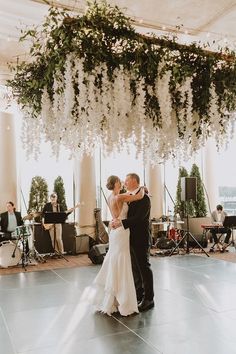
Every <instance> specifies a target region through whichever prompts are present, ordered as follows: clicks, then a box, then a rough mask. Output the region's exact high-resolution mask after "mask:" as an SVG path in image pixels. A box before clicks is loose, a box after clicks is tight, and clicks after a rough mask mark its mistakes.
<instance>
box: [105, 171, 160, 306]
mask: <svg viewBox="0 0 236 354" xmlns="http://www.w3.org/2000/svg"><path fill="white" fill-rule="evenodd" d="M139 184H140V178H139V176H138V175H137V174H136V173H129V174H128V175H127V176H126V179H125V186H126V188H127V190H128V192H129V193H130V194H136V193H137V192H138V191H139V188H140V187H139ZM150 209H151V203H150V199H149V197H148V195H147V194H145V195H144V197H143V198H142V199H141V200H138V201H135V202H131V203H130V204H129V210H128V216H127V219H125V220H122V221H120V220H118V219H115V220H113V222H112V227H114V228H116V227H119V226H120V225H121V223H122V224H123V226H124V228H125V229H127V228H129V229H130V252H131V261H132V270H133V275H134V282H135V288H136V294H137V300H138V309H139V311H140V312H143V311H146V310H149V309H151V308H152V307H154V301H153V297H154V291H153V275H152V270H151V265H150V263H149V251H150V245H151V236H150V225H149V217H150Z"/></svg>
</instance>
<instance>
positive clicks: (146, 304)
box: [138, 300, 154, 312]
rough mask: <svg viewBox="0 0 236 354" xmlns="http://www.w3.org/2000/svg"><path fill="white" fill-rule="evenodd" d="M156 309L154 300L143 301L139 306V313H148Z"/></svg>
mask: <svg viewBox="0 0 236 354" xmlns="http://www.w3.org/2000/svg"><path fill="white" fill-rule="evenodd" d="M153 307H154V301H153V300H143V301H142V302H141V303H140V304H139V305H138V310H139V312H143V311H147V310H150V309H152V308H153Z"/></svg>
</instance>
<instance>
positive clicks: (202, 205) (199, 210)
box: [190, 163, 207, 218]
mask: <svg viewBox="0 0 236 354" xmlns="http://www.w3.org/2000/svg"><path fill="white" fill-rule="evenodd" d="M190 177H196V178H197V200H196V201H193V206H194V214H195V216H196V217H197V218H200V217H205V216H206V215H207V206H206V200H205V193H204V188H203V183H202V178H201V175H200V171H199V168H198V166H197V165H196V164H195V163H194V164H193V166H192V169H191V172H190Z"/></svg>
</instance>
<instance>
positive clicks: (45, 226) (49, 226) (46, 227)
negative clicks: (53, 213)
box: [43, 202, 84, 231]
mask: <svg viewBox="0 0 236 354" xmlns="http://www.w3.org/2000/svg"><path fill="white" fill-rule="evenodd" d="M81 205H84V203H83V202H82V203H78V204H76V205H75V206H74V207H73V208H70V209H68V210H66V211H65V213H66V214H69V213H72V211H74V210H75V209H76V208H79V207H80V206H81ZM53 225H54V224H45V223H43V227H44V230H46V231H48V230H50V229H51V228H52V227H53Z"/></svg>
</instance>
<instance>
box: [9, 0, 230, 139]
mask: <svg viewBox="0 0 236 354" xmlns="http://www.w3.org/2000/svg"><path fill="white" fill-rule="evenodd" d="M21 40H22V41H24V40H31V42H32V46H31V49H30V56H31V58H32V61H31V62H22V63H18V64H17V65H16V66H15V67H13V68H12V69H13V71H14V77H13V79H12V80H9V81H8V85H9V86H10V87H12V90H13V94H14V95H15V97H16V99H17V101H18V103H19V104H20V106H21V107H23V108H24V107H27V108H29V109H30V111H31V114H32V116H33V117H40V113H41V109H42V102H41V99H42V93H43V89H44V88H46V89H47V92H48V94H49V97H50V99H51V100H53V82H54V78H55V77H57V78H60V77H61V75H63V74H64V72H65V61H66V59H67V56H68V54H73V56H74V57H75V58H83V60H84V70H85V71H87V72H92V70H93V69H94V68H95V67H96V66H98V65H101V64H104V63H105V64H106V65H107V67H108V74H109V79H110V80H114V76H113V73H114V70H115V69H116V68H119V67H120V66H123V67H124V68H125V69H127V70H129V72H130V73H131V77H133V81H132V82H131V93H132V94H133V96H134V97H135V94H136V82H137V80H139V79H144V82H145V90H146V102H145V105H146V107H145V109H146V115H147V117H148V118H149V119H151V120H152V122H153V125H154V127H161V124H162V123H161V120H160V112H159V105H158V101H157V99H156V97H155V96H154V95H152V94H150V92H151V90H150V86H151V87H152V90H153V92H154V82H155V79H156V77H157V73H158V65H159V63H160V62H161V61H162V63H164V66H163V68H162V72H161V75H163V74H164V73H165V71H166V70H169V71H170V72H171V83H170V92H171V95H172V106H173V109H174V110H175V111H176V113H177V116H178V111H179V110H180V109H182V106H181V102H180V92H179V91H178V87H179V85H180V84H181V83H182V82H183V81H184V80H185V79H186V78H187V77H192V78H193V81H192V92H193V111H194V112H196V113H197V115H196V117H197V118H196V120H195V122H194V123H193V129H194V131H195V132H196V134H197V136H198V135H201V133H202V124H201V123H202V122H204V123H205V124H208V125H210V124H211V122H210V119H209V102H210V98H211V96H210V91H209V89H210V86H211V85H212V84H214V85H215V88H216V92H217V95H218V101H219V102H218V105H219V113H220V115H222V121H221V122H220V124H222V125H223V124H224V123H223V122H224V121H223V113H222V112H225V111H228V112H232V111H234V110H235V109H236V84H235V83H236V61H235V53H234V52H230V51H229V50H228V49H227V48H226V49H224V51H223V50H222V52H220V53H212V52H207V51H204V50H203V49H202V48H201V47H200V45H197V44H191V45H190V46H186V45H180V44H178V43H177V42H176V38H171V39H170V38H168V37H164V38H156V37H155V36H154V35H153V36H152V37H147V36H144V35H141V34H139V33H137V32H136V31H135V30H134V28H133V26H132V20H131V19H130V18H129V17H126V16H125V15H124V14H123V12H122V11H121V10H120V9H119V8H118V7H117V6H115V7H112V6H111V5H109V4H107V3H106V2H99V4H98V3H97V2H96V1H95V2H91V3H89V4H88V9H87V12H86V13H85V14H84V15H77V16H75V15H74V14H73V15H72V14H70V13H69V12H66V11H64V10H60V9H56V8H53V7H51V8H50V10H49V14H48V16H47V18H46V19H45V22H44V23H43V25H42V26H41V27H34V28H32V29H30V30H26V31H25V32H23V34H22V37H21ZM96 82H97V85H98V86H99V85H100V83H101V78H99V77H98V78H97V79H96ZM63 89H64V88H63V87H62V88H60V90H62V91H63ZM75 111H76V110H75ZM74 114H75V115H76V112H74ZM76 118H78V117H75V120H76ZM180 135H181V134H180Z"/></svg>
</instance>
